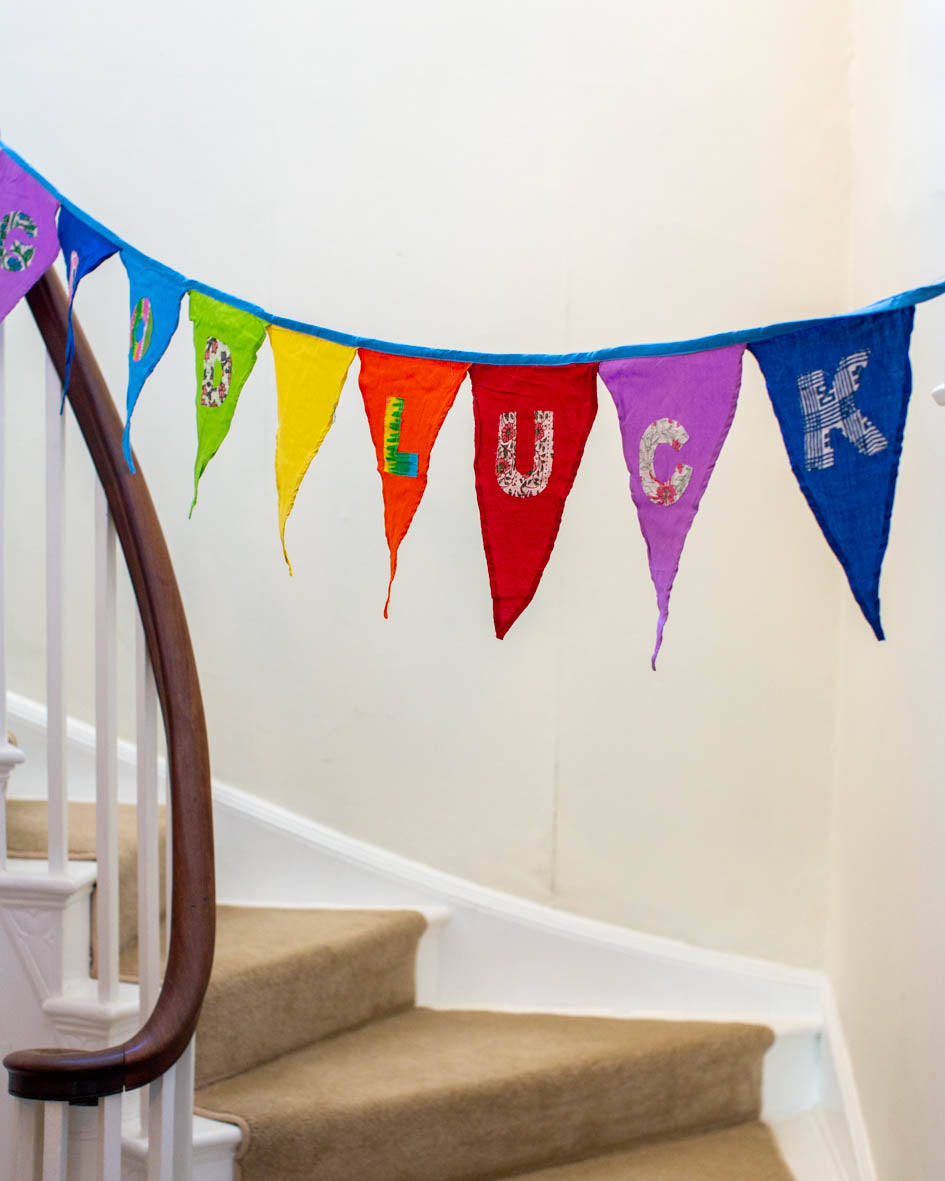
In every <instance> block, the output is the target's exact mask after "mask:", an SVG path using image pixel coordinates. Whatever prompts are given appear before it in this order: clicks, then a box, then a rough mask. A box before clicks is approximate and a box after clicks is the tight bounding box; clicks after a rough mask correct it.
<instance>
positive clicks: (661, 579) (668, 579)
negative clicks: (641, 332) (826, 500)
mask: <svg viewBox="0 0 945 1181" xmlns="http://www.w3.org/2000/svg"><path fill="white" fill-rule="evenodd" d="M743 352H744V346H743V345H733V346H732V347H731V348H725V349H713V350H712V351H711V352H707V353H692V354H690V355H688V356H679V357H631V358H628V359H626V360H623V361H604V362H603V363H602V364H601V367H600V375H601V379H602V380H603V382H604V384H605V385H606V386H607V388H608V390H609V391H610V394H611V397H612V398H613V400H614V405H615V406H616V407H617V417H618V419H619V421H620V434H621V436H622V438H623V454H624V459H625V460H626V461H627V470H628V471H629V472H630V495H631V496H632V497H633V503H634V504H635V505H636V510H637V517H638V519H639V521H640V529H641V531H642V533H643V537H644V540H645V541H646V550H647V554H648V555H649V561H650V577H651V578H652V579H653V586H654V587H655V588H656V604H657V607H658V609H659V620H658V622H657V625H656V647H655V648H654V649H653V655H652V657H651V658H650V664H651V666H652V667H653V668H654V669H655V668H656V657H657V654H658V653H659V650H660V645H661V644H662V642H663V628H664V627H665V626H666V618H667V616H668V615H669V596H670V592H671V591H672V589H673V582H674V580H675V578H676V571H677V570H678V569H679V559H680V557H681V555H682V550H683V546H684V545H685V543H686V537H687V535H688V533H689V529H690V527H691V525H692V522H693V521H694V520H695V516H696V513H697V512H698V510H699V503H700V501H701V500H702V494H703V493H704V492H705V490H706V487H707V486H708V483H709V477H710V476H711V475H712V469H713V468H714V467H715V462H716V460H717V459H718V457H719V452H720V451H721V450H722V444H723V443H724V442H725V439H726V436H727V435H728V431H729V427H730V426H731V425H732V419H733V418H734V417H735V405H736V403H737V401H738V389H739V386H740V384H741V374H742V353H743Z"/></svg>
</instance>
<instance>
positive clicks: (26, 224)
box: [0, 152, 59, 321]
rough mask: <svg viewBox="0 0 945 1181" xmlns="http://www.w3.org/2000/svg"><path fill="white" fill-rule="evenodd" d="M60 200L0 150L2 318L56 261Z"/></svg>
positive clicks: (0, 281) (0, 283)
mask: <svg viewBox="0 0 945 1181" xmlns="http://www.w3.org/2000/svg"><path fill="white" fill-rule="evenodd" d="M58 206H59V202H58V201H57V200H56V198H55V197H54V196H53V195H52V194H51V193H48V192H47V191H46V190H45V189H44V188H43V186H42V185H41V184H40V183H39V182H38V181H35V180H33V178H32V177H31V176H30V175H29V173H28V172H24V171H23V169H22V168H21V167H20V166H19V164H17V163H16V162H15V161H14V160H11V158H10V157H9V156H8V155H7V154H6V152H0V321H2V320H3V319H4V318H5V317H6V315H7V313H8V312H10V311H11V310H12V309H13V308H14V307H16V305H17V304H18V303H19V301H20V300H21V299H22V298H23V296H24V295H25V294H26V293H27V291H29V289H30V288H31V287H32V286H33V284H34V283H36V282H37V281H38V280H39V279H41V278H42V276H43V275H44V274H45V272H46V271H47V269H48V268H49V267H51V266H52V264H53V263H54V262H55V261H56V255H57V254H58V253H59V241H58V239H57V238H56V209H57V208H58Z"/></svg>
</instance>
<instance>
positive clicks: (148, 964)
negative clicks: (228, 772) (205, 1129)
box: [135, 617, 161, 1135]
mask: <svg viewBox="0 0 945 1181" xmlns="http://www.w3.org/2000/svg"><path fill="white" fill-rule="evenodd" d="M135 682H136V697H137V724H136V740H137V747H138V986H139V993H140V1004H141V1009H140V1016H141V1024H142V1025H143V1024H144V1023H145V1021H146V1020H147V1019H148V1017H149V1016H150V1015H151V1010H152V1009H153V1008H154V1005H155V1003H156V1001H157V998H158V993H159V992H160V991H161V872H160V870H161V867H160V856H161V852H160V840H159V834H158V798H157V796H158V793H157V769H158V768H157V687H156V686H155V683H154V673H153V672H152V670H151V661H150V658H149V657H148V645H147V640H146V639H145V634H144V628H143V627H142V625H141V619H140V617H138V619H137V623H136V628H135ZM148 1126H149V1119H148V1088H146V1087H142V1089H141V1134H142V1135H145V1134H146V1133H147V1130H148Z"/></svg>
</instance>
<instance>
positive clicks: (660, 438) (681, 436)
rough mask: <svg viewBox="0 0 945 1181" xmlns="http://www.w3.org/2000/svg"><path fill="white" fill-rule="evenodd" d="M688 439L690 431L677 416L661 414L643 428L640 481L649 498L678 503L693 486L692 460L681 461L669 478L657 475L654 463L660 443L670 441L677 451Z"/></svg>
mask: <svg viewBox="0 0 945 1181" xmlns="http://www.w3.org/2000/svg"><path fill="white" fill-rule="evenodd" d="M688 442H689V434H688V432H687V431H686V428H685V427H684V426H683V425H682V423H680V422H677V421H676V420H675V419H674V418H658V419H657V420H656V422H651V423H650V425H649V426H648V427H647V428H646V430H645V431H644V432H643V435H642V437H641V439H640V483H641V484H642V485H643V491H644V492H645V493H646V495H647V497H648V499H649V500H651V501H652V502H653V503H654V504H661V505H663V507H664V508H669V506H670V505H672V504H675V503H676V502H677V500H679V498H680V496H682V494H683V493H684V492H685V491H686V489H687V488H688V487H689V478H690V477H691V475H692V468H691V467H690V466H689V464H687V463H677V464H676V468H675V470H674V471H673V474H672V475H671V476H670V478H669V479H668V480H659V479H657V477H656V471H655V469H654V466H653V461H654V459H655V457H656V449H657V447H659V446H660V444H661V443H666V444H667V445H668V446H670V447H672V449H673V450H674V451H678V450H679V449H680V447H682V445H683V444H684V443H688Z"/></svg>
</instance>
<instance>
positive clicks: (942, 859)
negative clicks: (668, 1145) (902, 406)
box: [827, 0, 945, 1181]
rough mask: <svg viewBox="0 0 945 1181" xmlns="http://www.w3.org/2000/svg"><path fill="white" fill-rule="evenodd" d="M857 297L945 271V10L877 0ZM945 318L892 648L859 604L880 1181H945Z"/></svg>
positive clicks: (896, 585)
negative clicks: (870, 633) (864, 625)
mask: <svg viewBox="0 0 945 1181" xmlns="http://www.w3.org/2000/svg"><path fill="white" fill-rule="evenodd" d="M855 44H856V56H855V58H854V70H853V73H852V84H853V94H854V98H855V105H854V110H855V112H856V119H855V124H854V132H855V140H854V142H855V157H854V182H855V183H854V192H855V195H856V198H855V202H854V205H853V213H854V217H853V221H852V237H851V247H852V251H851V259H852V265H851V291H852V298H853V299H854V300H856V299H859V298H860V296H861V295H864V294H866V293H868V292H870V291H872V290H875V289H876V288H877V287H883V286H884V285H885V284H888V283H890V282H892V283H893V284H894V285H897V284H901V283H903V282H905V283H911V282H912V280H913V279H914V278H916V277H918V276H919V275H929V274H930V273H931V271H930V268H931V270H935V271H938V272H941V270H942V269H945V262H943V260H945V123H943V119H942V111H943V109H945V73H943V67H942V50H943V46H945V10H943V8H942V6H941V5H940V4H939V3H937V0H909V2H908V3H905V4H903V5H901V6H896V7H893V6H890V5H888V4H885V3H882V0H861V3H859V4H858V8H857V22H856V42H855ZM943 342H945V306H942V304H941V303H940V302H939V303H935V304H931V305H927V306H926V307H925V308H922V309H919V311H918V313H917V316H916V329H915V335H914V344H913V349H912V358H913V368H914V375H915V396H914V398H913V402H912V407H911V409H910V412H909V421H908V424H907V428H906V438H905V445H904V451H903V455H904V462H903V465H902V471H901V476H900V481H899V494H898V502H897V507H896V512H895V515H894V517H893V530H892V537H891V541H890V546H889V554H888V558H887V562H886V577H885V582H884V587H883V590H884V611H885V617H886V622H887V627H888V634H889V637H890V639H889V642H887V643H886V644H881V645H876V644H870V643H868V642H867V641H866V639H865V637H864V636H863V635H862V634H861V632H860V628H859V621H858V620H857V619H856V618H855V615H854V613H853V612H852V611H851V610H850V609H849V608H848V607H847V605H846V604H844V609H843V641H842V646H841V661H840V683H839V696H838V701H839V712H838V723H837V763H836V783H837V788H836V792H837V795H836V810H835V814H834V825H833V828H834V839H833V843H832V848H831V859H830V882H831V889H830V909H829V923H828V942H827V969H828V971H829V974H830V976H831V978H832V982H833V986H834V990H835V993H836V996H837V1000H838V1004H839V1008H840V1013H841V1017H842V1020H843V1023H844V1027H845V1030H846V1035H847V1040H848V1042H849V1047H850V1051H851V1056H852V1060H853V1066H854V1071H855V1074H856V1078H857V1082H858V1084H859V1089H860V1095H861V1098H862V1101H863V1105H864V1109H865V1114H866V1122H867V1126H868V1127H869V1130H870V1135H871V1138H872V1144H873V1151H874V1155H875V1158H876V1167H877V1176H878V1178H879V1181H931V1179H932V1178H939V1177H945V1136H943V1135H942V1112H943V1110H945V1066H943V1063H945V1013H943V1004H942V998H943V996H945V856H943V849H945V790H943V774H942V771H943V767H945V727H943V725H942V677H941V667H942V653H943V652H945V617H943V613H942V604H943V602H945V544H943V535H942V527H941V518H942V511H943V508H945V496H943V491H942V480H941V474H942V471H943V468H945V410H943V409H942V408H941V407H938V406H936V405H935V404H934V403H933V402H932V400H931V398H930V397H929V391H930V390H931V389H932V387H933V386H934V385H938V384H939V383H940V382H941V381H942V380H943V377H945V347H943Z"/></svg>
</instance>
